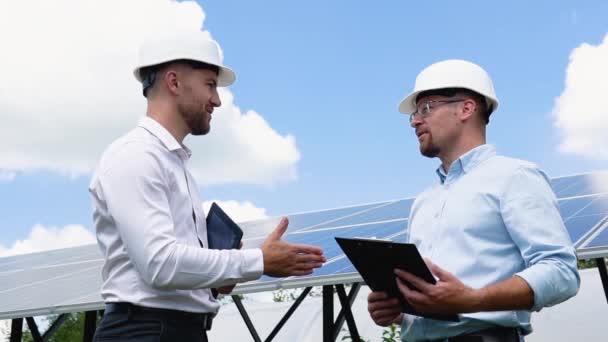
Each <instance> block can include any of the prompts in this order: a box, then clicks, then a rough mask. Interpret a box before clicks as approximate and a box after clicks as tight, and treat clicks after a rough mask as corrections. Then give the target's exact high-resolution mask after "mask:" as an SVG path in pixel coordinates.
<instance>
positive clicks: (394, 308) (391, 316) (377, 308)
mask: <svg viewBox="0 0 608 342" xmlns="http://www.w3.org/2000/svg"><path fill="white" fill-rule="evenodd" d="M367 301H368V304H367V310H368V311H369V314H370V317H371V318H372V319H373V320H374V322H375V323H376V324H378V325H380V326H387V325H390V324H392V323H393V322H394V321H395V320H398V318H399V317H400V316H401V305H400V304H399V301H398V300H397V299H396V298H389V297H388V295H387V294H386V293H385V292H371V293H370V294H369V295H368V296H367Z"/></svg>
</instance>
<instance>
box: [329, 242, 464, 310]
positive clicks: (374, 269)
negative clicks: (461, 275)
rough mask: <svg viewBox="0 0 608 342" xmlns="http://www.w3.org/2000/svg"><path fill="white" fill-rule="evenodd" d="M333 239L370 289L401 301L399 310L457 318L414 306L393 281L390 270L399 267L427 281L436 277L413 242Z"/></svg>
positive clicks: (392, 273)
mask: <svg viewBox="0 0 608 342" xmlns="http://www.w3.org/2000/svg"><path fill="white" fill-rule="evenodd" d="M335 239H336V241H337V242H338V245H339V246H340V248H342V250H343V251H344V254H346V256H347V257H348V259H349V260H350V261H351V263H352V264H353V266H355V268H356V269H357V271H358V272H359V274H360V275H361V277H362V278H363V280H364V281H365V283H366V284H367V285H368V286H369V287H370V288H371V289H372V291H382V292H386V293H388V295H389V296H391V297H395V298H397V299H398V300H399V302H400V303H401V306H402V307H403V312H405V313H408V314H411V315H416V316H421V317H426V318H431V319H437V320H442V321H451V322H458V321H459V318H458V315H441V314H426V313H424V314H423V313H420V312H417V311H416V310H414V308H413V307H412V306H411V305H410V304H409V303H408V302H407V300H406V299H405V298H404V297H403V295H402V294H401V292H400V291H399V288H398V287H397V284H396V280H395V278H396V275H395V272H394V271H393V270H394V269H395V268H399V269H402V270H405V271H408V272H409V273H412V274H413V275H416V276H418V277H420V278H422V279H424V280H426V281H427V282H429V283H431V284H435V283H436V282H437V281H436V280H435V277H433V274H432V273H431V271H430V270H429V269H428V267H427V266H426V264H425V262H424V260H423V259H422V256H420V253H419V252H418V248H416V245H414V244H411V243H398V242H392V241H385V240H374V239H358V238H354V239H351V238H340V237H336V238H335ZM408 286H410V288H411V287H413V286H411V284H408Z"/></svg>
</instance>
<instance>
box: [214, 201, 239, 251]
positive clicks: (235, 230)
mask: <svg viewBox="0 0 608 342" xmlns="http://www.w3.org/2000/svg"><path fill="white" fill-rule="evenodd" d="M242 238H243V231H242V230H241V228H239V226H238V225H237V224H236V223H234V221H232V219H231V218H230V217H229V216H228V215H227V214H226V213H225V212H224V211H223V210H222V208H220V206H219V205H217V203H215V202H213V203H212V204H211V208H210V209H209V213H208V214H207V242H208V243H209V246H208V247H209V248H210V249H239V248H240V244H241V239H242Z"/></svg>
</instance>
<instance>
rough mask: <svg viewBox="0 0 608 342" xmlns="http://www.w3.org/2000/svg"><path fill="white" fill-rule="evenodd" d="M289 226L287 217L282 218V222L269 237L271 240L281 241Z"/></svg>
mask: <svg viewBox="0 0 608 342" xmlns="http://www.w3.org/2000/svg"><path fill="white" fill-rule="evenodd" d="M288 225H289V219H288V218H287V217H283V218H281V221H280V222H279V224H278V225H277V227H276V228H275V229H274V230H273V231H272V233H270V235H269V236H268V239H269V240H280V239H281V237H282V236H283V234H285V231H286V230H287V226H288Z"/></svg>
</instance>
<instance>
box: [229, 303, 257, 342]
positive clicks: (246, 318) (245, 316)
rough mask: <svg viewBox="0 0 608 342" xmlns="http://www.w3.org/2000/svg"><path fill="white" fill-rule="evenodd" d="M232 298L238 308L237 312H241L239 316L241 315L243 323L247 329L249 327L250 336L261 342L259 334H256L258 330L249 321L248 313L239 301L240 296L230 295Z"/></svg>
mask: <svg viewBox="0 0 608 342" xmlns="http://www.w3.org/2000/svg"><path fill="white" fill-rule="evenodd" d="M232 300H233V301H234V304H235V305H236V308H237V309H239V313H240V314H241V317H243V320H244V321H245V324H246V325H247V329H249V332H250V333H251V337H253V340H254V341H255V342H262V339H260V335H258V332H257V331H256V330H255V327H254V326H253V323H251V319H250V318H249V315H248V314H247V310H245V307H244V306H243V303H242V302H241V298H239V296H232Z"/></svg>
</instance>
